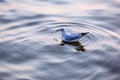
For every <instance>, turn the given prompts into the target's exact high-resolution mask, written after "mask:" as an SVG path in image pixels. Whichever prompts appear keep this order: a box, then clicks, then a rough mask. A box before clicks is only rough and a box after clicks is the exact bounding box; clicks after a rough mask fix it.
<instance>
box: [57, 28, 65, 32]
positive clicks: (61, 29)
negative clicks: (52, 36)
mask: <svg viewBox="0 0 120 80" xmlns="http://www.w3.org/2000/svg"><path fill="white" fill-rule="evenodd" d="M56 31H57V32H58V31H64V28H60V29H58V30H56Z"/></svg>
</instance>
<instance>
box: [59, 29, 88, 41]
mask: <svg viewBox="0 0 120 80" xmlns="http://www.w3.org/2000/svg"><path fill="white" fill-rule="evenodd" d="M57 31H61V32H62V40H63V41H66V42H78V41H79V39H80V38H81V37H82V36H84V35H86V34H87V33H88V32H86V33H76V34H74V33H69V32H67V31H65V29H64V28H61V29H59V30H57Z"/></svg>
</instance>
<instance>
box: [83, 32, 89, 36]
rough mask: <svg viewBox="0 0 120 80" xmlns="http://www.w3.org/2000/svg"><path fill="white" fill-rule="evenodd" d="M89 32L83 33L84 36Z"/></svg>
mask: <svg viewBox="0 0 120 80" xmlns="http://www.w3.org/2000/svg"><path fill="white" fill-rule="evenodd" d="M88 33H89V32H85V33H81V34H82V36H84V35H86V34H88Z"/></svg>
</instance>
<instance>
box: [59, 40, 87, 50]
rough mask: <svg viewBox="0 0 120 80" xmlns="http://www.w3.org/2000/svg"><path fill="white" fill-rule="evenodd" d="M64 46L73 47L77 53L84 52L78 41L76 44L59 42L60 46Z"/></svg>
mask: <svg viewBox="0 0 120 80" xmlns="http://www.w3.org/2000/svg"><path fill="white" fill-rule="evenodd" d="M65 44H67V45H71V46H74V47H75V49H76V50H77V51H85V48H84V46H83V45H82V44H81V43H80V42H79V41H78V42H66V41H63V40H62V41H61V43H60V45H61V46H64V45H65Z"/></svg>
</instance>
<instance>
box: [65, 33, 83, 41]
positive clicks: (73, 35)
mask: <svg viewBox="0 0 120 80" xmlns="http://www.w3.org/2000/svg"><path fill="white" fill-rule="evenodd" d="M80 37H81V34H70V35H67V36H66V37H65V40H68V41H72V40H76V39H78V38H80Z"/></svg>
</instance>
